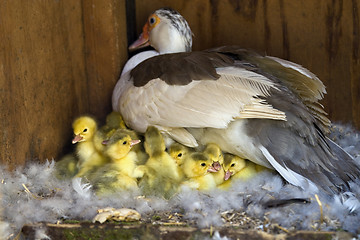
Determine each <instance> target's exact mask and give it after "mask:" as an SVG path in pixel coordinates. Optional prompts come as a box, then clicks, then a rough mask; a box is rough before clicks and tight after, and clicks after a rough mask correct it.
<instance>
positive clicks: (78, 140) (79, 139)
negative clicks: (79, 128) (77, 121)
mask: <svg viewBox="0 0 360 240" xmlns="http://www.w3.org/2000/svg"><path fill="white" fill-rule="evenodd" d="M82 140H83V137H82V136H80V134H78V135H75V137H74V138H73V140H72V144H75V143H78V142H81V141H82Z"/></svg>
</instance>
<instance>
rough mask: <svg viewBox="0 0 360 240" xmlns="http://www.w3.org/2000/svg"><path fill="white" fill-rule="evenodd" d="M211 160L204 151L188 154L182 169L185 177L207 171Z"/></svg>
mask: <svg viewBox="0 0 360 240" xmlns="http://www.w3.org/2000/svg"><path fill="white" fill-rule="evenodd" d="M211 165H212V160H211V159H209V158H208V156H207V155H206V154H204V153H200V152H195V153H192V154H190V155H189V156H188V157H187V158H186V159H185V161H184V163H183V170H184V173H185V175H186V176H187V177H189V178H192V177H200V176H204V175H205V174H207V173H208V172H209V168H211Z"/></svg>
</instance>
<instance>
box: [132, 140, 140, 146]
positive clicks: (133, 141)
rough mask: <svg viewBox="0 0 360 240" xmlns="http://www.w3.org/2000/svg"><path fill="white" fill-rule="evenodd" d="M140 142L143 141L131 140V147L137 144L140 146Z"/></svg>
mask: <svg viewBox="0 0 360 240" xmlns="http://www.w3.org/2000/svg"><path fill="white" fill-rule="evenodd" d="M140 142H141V140H131V141H130V147H133V146H134V145H136V144H138V143H140Z"/></svg>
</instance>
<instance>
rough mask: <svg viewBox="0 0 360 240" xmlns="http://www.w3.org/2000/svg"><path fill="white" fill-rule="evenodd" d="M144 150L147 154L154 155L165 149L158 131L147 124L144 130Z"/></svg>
mask: <svg viewBox="0 0 360 240" xmlns="http://www.w3.org/2000/svg"><path fill="white" fill-rule="evenodd" d="M144 147H145V151H146V153H147V154H149V156H154V155H156V154H160V153H162V152H164V151H165V149H166V146H165V141H164V138H163V136H162V134H161V133H160V131H159V130H158V129H157V128H156V127H153V126H149V127H148V128H147V130H146V132H145V143H144Z"/></svg>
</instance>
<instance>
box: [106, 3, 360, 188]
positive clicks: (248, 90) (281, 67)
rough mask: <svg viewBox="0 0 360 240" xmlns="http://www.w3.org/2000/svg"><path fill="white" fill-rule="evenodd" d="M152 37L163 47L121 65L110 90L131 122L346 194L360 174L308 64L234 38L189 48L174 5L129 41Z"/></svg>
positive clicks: (189, 34) (306, 183)
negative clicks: (334, 132)
mask: <svg viewBox="0 0 360 240" xmlns="http://www.w3.org/2000/svg"><path fill="white" fill-rule="evenodd" d="M147 45H151V46H152V47H154V48H155V50H156V51H157V52H159V53H160V55H158V56H155V57H151V58H149V59H146V60H145V61H143V62H141V63H139V64H138V65H137V66H136V67H135V68H133V69H132V70H131V71H128V72H127V73H125V74H124V75H123V76H122V77H121V78H120V80H119V82H118V83H117V85H116V87H115V89H114V93H113V109H114V110H115V111H119V112H120V113H121V114H122V116H123V117H124V120H125V122H126V124H127V125H128V126H129V127H131V128H133V129H134V130H136V131H139V132H145V130H146V129H147V127H148V126H150V125H154V126H156V127H157V128H158V129H160V130H161V131H162V132H163V133H166V134H168V135H169V136H170V137H171V138H173V139H174V140H176V141H178V142H180V143H182V144H184V145H186V146H190V147H195V146H198V145H205V144H207V143H211V142H215V143H217V144H218V145H219V146H220V147H221V149H222V150H223V151H225V152H229V153H232V154H235V155H238V156H240V157H242V158H244V159H249V160H251V161H253V162H255V163H257V164H260V165H263V166H265V167H268V168H274V169H275V170H276V171H277V172H279V173H280V174H281V176H282V177H283V178H285V179H286V180H287V181H288V182H290V183H291V184H294V185H296V186H300V187H302V188H303V189H311V190H314V191H317V190H323V191H325V192H327V193H329V194H334V193H339V192H345V191H348V190H349V185H348V182H349V181H351V180H354V179H356V178H357V177H358V176H359V174H360V168H359V166H358V165H357V164H356V163H355V161H354V160H353V158H352V157H351V156H350V155H349V154H347V153H346V152H345V151H344V150H343V149H341V148H340V147H339V146H338V145H336V144H335V143H334V142H332V141H331V140H330V139H329V138H327V137H326V133H327V132H328V127H329V125H330V121H329V120H328V118H327V117H326V113H325V111H324V110H323V107H322V105H321V104H320V103H318V101H319V100H320V99H322V98H323V95H324V94H325V93H326V92H325V86H324V85H323V83H322V82H321V81H320V80H319V79H318V78H317V77H316V76H315V75H314V74H313V73H311V72H310V71H309V70H307V69H305V68H303V67H302V66H300V65H298V64H295V63H292V62H289V61H286V60H282V59H279V58H275V57H270V56H261V55H258V54H256V53H254V52H251V51H247V50H244V49H241V48H239V47H237V46H224V47H219V48H215V49H209V50H205V51H198V52H196V51H194V52H191V46H192V32H191V30H190V27H189V25H188V23H187V22H186V20H185V19H184V18H183V17H182V16H181V15H180V14H179V13H178V12H176V11H175V10H172V9H168V8H162V9H159V10H156V11H155V12H154V13H153V14H151V15H150V16H149V18H148V21H147V22H146V24H145V26H144V28H143V32H142V34H141V35H140V37H139V39H138V40H137V41H136V42H135V43H134V44H132V45H131V46H130V48H132V49H135V48H139V47H142V46H147Z"/></svg>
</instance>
